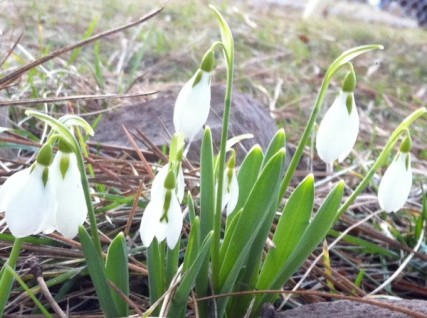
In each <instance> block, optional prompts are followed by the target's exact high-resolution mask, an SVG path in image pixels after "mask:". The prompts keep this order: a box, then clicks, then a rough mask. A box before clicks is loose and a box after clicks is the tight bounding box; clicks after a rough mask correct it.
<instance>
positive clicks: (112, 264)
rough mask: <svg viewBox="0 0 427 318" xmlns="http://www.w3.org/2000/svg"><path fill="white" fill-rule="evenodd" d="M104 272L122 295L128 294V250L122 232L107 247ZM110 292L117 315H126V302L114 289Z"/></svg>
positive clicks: (127, 309) (127, 311)
mask: <svg viewBox="0 0 427 318" xmlns="http://www.w3.org/2000/svg"><path fill="white" fill-rule="evenodd" d="M105 274H106V276H107V279H109V280H110V281H111V282H112V283H113V284H114V285H116V287H118V288H119V289H120V290H121V291H122V293H123V294H124V295H126V296H129V270H128V250H127V246H126V239H125V236H124V235H123V233H119V234H118V235H117V236H116V237H115V238H114V239H113V241H112V242H111V244H110V246H109V247H108V253H107V261H106V263H105ZM112 294H113V298H114V301H115V303H116V307H117V310H118V311H119V315H120V316H123V317H126V316H128V315H129V306H128V304H127V302H126V301H125V300H124V299H123V298H122V297H120V295H119V294H118V293H117V292H116V291H114V290H113V293H112Z"/></svg>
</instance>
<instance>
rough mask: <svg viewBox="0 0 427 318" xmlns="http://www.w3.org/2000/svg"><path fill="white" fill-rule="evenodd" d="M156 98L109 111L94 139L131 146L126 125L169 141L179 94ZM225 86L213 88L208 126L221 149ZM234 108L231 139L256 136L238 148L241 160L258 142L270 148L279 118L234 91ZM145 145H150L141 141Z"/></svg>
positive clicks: (193, 155) (194, 153) (194, 154)
mask: <svg viewBox="0 0 427 318" xmlns="http://www.w3.org/2000/svg"><path fill="white" fill-rule="evenodd" d="M159 95H160V96H159V97H158V98H156V99H153V100H150V101H148V102H145V103H141V104H134V105H126V106H123V107H120V108H117V109H114V110H113V111H111V112H109V113H107V114H105V115H104V117H103V118H102V120H101V122H100V124H99V125H98V127H97V129H96V133H95V137H94V138H93V139H92V140H94V141H99V142H102V143H107V144H112V145H119V146H130V143H129V141H128V139H127V137H126V135H125V133H124V131H123V129H122V125H124V126H125V127H126V128H127V129H128V130H129V131H131V132H135V131H136V129H139V130H140V131H142V132H143V133H144V134H145V135H146V136H147V137H148V138H149V139H150V141H151V142H152V143H154V144H155V145H157V146H161V145H165V144H168V143H169V141H170V137H169V135H172V134H173V133H174V126H173V108H174V105H175V99H176V94H171V93H164V94H159ZM224 95H225V87H224V86H221V85H218V86H213V87H212V99H211V111H210V114H209V118H208V121H207V125H209V127H211V129H212V138H213V140H214V147H215V148H216V149H218V147H219V141H220V138H221V127H222V115H223V107H224ZM232 100H233V105H232V110H231V118H230V126H229V138H230V137H232V136H238V135H241V134H247V133H251V134H253V135H254V138H253V139H249V140H245V141H243V142H242V143H241V145H239V147H237V154H238V157H239V158H240V159H242V158H243V156H244V155H245V154H246V152H247V151H248V150H249V149H250V148H251V147H252V146H253V145H255V144H259V145H260V146H261V147H262V148H263V149H266V147H267V146H268V144H269V142H270V140H271V138H272V137H273V135H274V134H275V133H276V131H277V125H276V123H275V121H274V120H273V119H272V118H271V116H270V115H269V112H268V110H267V108H266V107H264V106H263V105H261V104H260V103H259V102H258V101H256V100H254V99H253V98H251V97H249V96H248V95H245V94H241V93H237V92H234V93H233V99H232ZM201 138H202V132H200V133H199V134H198V136H196V137H195V140H194V141H193V143H192V145H191V148H190V151H189V153H188V157H189V158H190V159H192V160H197V158H198V149H200V144H201ZM140 146H141V148H143V149H145V148H146V147H145V146H144V145H142V144H140Z"/></svg>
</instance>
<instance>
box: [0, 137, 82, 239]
mask: <svg viewBox="0 0 427 318" xmlns="http://www.w3.org/2000/svg"><path fill="white" fill-rule="evenodd" d="M59 148H60V149H64V148H65V149H66V150H64V151H61V150H59V151H58V153H57V154H56V156H55V159H54V160H53V163H51V162H52V147H51V145H50V144H45V145H44V146H43V147H42V149H41V150H40V152H39V154H38V155H37V162H36V163H35V165H33V166H32V167H30V168H27V169H24V170H22V171H20V172H18V173H16V174H14V175H12V176H11V177H10V178H9V179H7V180H6V182H5V183H4V185H3V186H2V187H1V189H0V211H6V222H7V224H8V226H9V229H10V232H11V233H12V234H13V236H15V237H26V236H29V235H32V234H38V233H41V232H43V233H45V234H49V233H52V232H53V231H55V230H57V231H58V232H60V233H61V234H62V235H63V236H65V237H67V238H73V237H75V236H76V235H77V232H78V228H79V225H81V224H83V222H84V220H85V219H86V215H87V207H86V202H85V198H84V192H83V188H82V184H81V180H80V171H79V168H78V166H77V157H76V155H75V154H74V153H73V152H68V148H67V147H66V146H65V145H63V142H60V146H59Z"/></svg>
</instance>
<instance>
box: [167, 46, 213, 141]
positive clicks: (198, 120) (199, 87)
mask: <svg viewBox="0 0 427 318" xmlns="http://www.w3.org/2000/svg"><path fill="white" fill-rule="evenodd" d="M213 68H214V52H213V50H210V51H208V52H207V53H206V54H205V56H204V58H203V61H202V63H201V65H200V68H199V69H198V70H197V72H196V73H195V74H194V75H193V77H192V78H191V79H190V80H189V81H188V82H187V83H185V85H184V86H183V87H182V89H181V91H180V92H179V94H178V97H177V99H176V102H175V110H174V114H173V123H174V126H175V131H176V132H178V133H182V134H184V136H185V138H186V139H189V140H192V139H193V138H194V136H195V135H196V134H197V133H198V132H199V131H200V130H201V129H202V127H203V125H204V124H205V123H206V120H207V119H208V116H209V110H210V105H211V77H212V70H213Z"/></svg>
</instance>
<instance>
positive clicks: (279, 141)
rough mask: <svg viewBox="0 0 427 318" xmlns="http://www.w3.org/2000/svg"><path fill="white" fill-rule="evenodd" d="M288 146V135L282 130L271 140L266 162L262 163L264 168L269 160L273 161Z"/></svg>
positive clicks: (265, 157)
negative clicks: (272, 158)
mask: <svg viewBox="0 0 427 318" xmlns="http://www.w3.org/2000/svg"><path fill="white" fill-rule="evenodd" d="M285 146H286V134H285V130H284V129H283V128H280V129H279V130H278V131H277V132H276V134H275V135H274V136H273V139H271V141H270V144H269V145H268V148H267V151H266V152H265V156H264V161H263V162H262V167H264V166H265V165H266V164H267V162H268V160H270V159H271V157H273V156H274V155H275V154H276V153H277V152H278V151H279V150H280V149H282V148H285Z"/></svg>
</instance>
